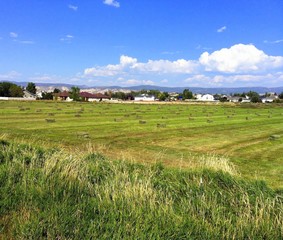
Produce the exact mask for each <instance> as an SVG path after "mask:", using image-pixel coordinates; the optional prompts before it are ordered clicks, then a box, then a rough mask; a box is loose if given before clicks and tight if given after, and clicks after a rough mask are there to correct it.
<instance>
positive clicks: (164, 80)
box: [160, 79, 168, 83]
mask: <svg viewBox="0 0 283 240" xmlns="http://www.w3.org/2000/svg"><path fill="white" fill-rule="evenodd" d="M160 82H161V83H168V79H163V80H161V81H160Z"/></svg>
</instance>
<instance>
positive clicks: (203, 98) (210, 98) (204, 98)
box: [196, 94, 214, 101]
mask: <svg viewBox="0 0 283 240" xmlns="http://www.w3.org/2000/svg"><path fill="white" fill-rule="evenodd" d="M196 98H197V100H198V101H214V97H213V95H211V94H204V95H202V94H197V95H196Z"/></svg>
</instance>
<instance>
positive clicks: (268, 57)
mask: <svg viewBox="0 0 283 240" xmlns="http://www.w3.org/2000/svg"><path fill="white" fill-rule="evenodd" d="M282 26H283V1H282V0H237V1H235V0H213V1H212V0H84V1H78V0H68V1H67V0H60V1H58V0H1V1H0V80H10V81H33V82H56V83H60V82H61V83H71V84H74V85H83V84H84V85H88V86H110V85H119V86H133V85H140V84H150V85H159V86H187V87H196V86H198V87H244V86H267V87H275V86H283V27H282Z"/></svg>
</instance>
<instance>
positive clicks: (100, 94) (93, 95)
mask: <svg viewBox="0 0 283 240" xmlns="http://www.w3.org/2000/svg"><path fill="white" fill-rule="evenodd" d="M80 96H81V97H84V98H99V99H100V98H110V97H109V96H106V95H104V94H102V93H95V94H93V93H89V92H81V93H80Z"/></svg>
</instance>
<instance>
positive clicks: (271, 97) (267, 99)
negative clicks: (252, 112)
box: [261, 96, 278, 103]
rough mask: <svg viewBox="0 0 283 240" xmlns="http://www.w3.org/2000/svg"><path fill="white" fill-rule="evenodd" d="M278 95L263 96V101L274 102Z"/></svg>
mask: <svg viewBox="0 0 283 240" xmlns="http://www.w3.org/2000/svg"><path fill="white" fill-rule="evenodd" d="M277 98H278V97H276V96H270V97H265V98H262V99H261V101H262V102H263V103H272V102H274V100H276V99H277Z"/></svg>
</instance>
